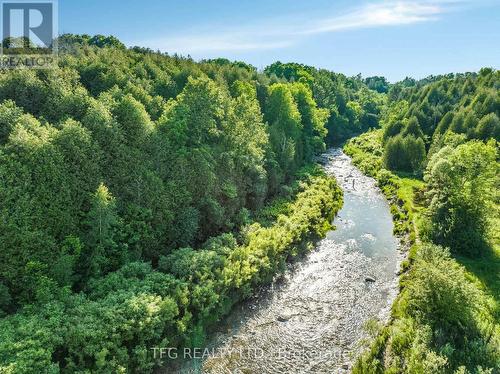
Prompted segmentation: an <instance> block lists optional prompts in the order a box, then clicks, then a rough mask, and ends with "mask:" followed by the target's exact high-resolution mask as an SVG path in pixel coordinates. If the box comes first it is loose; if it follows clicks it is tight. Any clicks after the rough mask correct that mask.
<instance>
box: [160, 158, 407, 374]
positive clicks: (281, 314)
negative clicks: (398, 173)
mask: <svg viewBox="0 0 500 374" xmlns="http://www.w3.org/2000/svg"><path fill="white" fill-rule="evenodd" d="M321 161H322V163H323V164H324V167H325V169H326V171H327V172H328V173H329V174H331V175H332V176H334V177H335V178H336V179H337V181H338V183H339V185H340V186H341V187H342V189H343V190H344V206H343V208H342V209H341V210H340V211H339V214H338V216H337V217H336V218H335V220H334V224H335V225H336V227H337V229H336V230H333V231H330V232H329V233H328V234H327V236H326V238H324V239H323V240H321V241H319V242H318V243H317V245H316V248H315V249H314V250H313V251H312V252H311V253H310V254H308V255H307V256H306V257H305V258H303V259H301V260H299V261H297V262H296V263H295V264H293V265H290V268H289V269H288V270H287V271H286V273H285V274H284V275H283V276H282V277H280V279H279V280H277V281H275V282H274V283H273V284H272V285H271V286H270V287H268V288H265V289H263V290H261V291H260V292H259V294H258V295H256V296H255V297H253V298H251V299H250V300H248V301H246V302H244V303H241V304H239V305H237V306H236V307H235V308H234V310H233V311H232V312H231V314H230V315H229V316H228V317H226V318H225V319H224V320H223V321H221V323H219V325H218V326H217V327H216V329H215V330H214V331H213V332H212V333H211V336H210V337H209V342H208V344H207V348H208V349H209V351H205V352H204V353H207V352H210V357H209V358H204V359H193V360H188V361H187V362H184V365H183V366H182V369H176V370H175V371H172V369H170V370H169V371H164V372H170V373H171V372H180V373H217V374H218V373H231V374H233V373H256V374H261V373H347V372H349V371H350V368H351V367H352V363H353V361H354V357H355V356H356V354H357V353H359V350H360V342H361V341H362V339H364V338H366V336H367V333H366V329H365V328H364V326H365V323H366V322H367V321H368V320H373V319H376V320H379V321H382V322H386V321H387V319H388V318H389V312H390V305H391V304H392V302H393V301H394V298H395V297H396V295H397V283H398V277H397V271H398V269H399V264H400V261H401V260H402V254H401V253H400V251H399V245H400V244H399V241H398V239H397V238H395V237H394V236H393V234H392V230H393V223H392V218H391V214H390V209H389V205H388V203H387V201H386V200H385V198H384V197H383V195H382V194H381V192H380V191H379V189H378V188H377V186H376V183H375V181H374V180H373V179H372V178H369V177H367V176H365V175H363V174H362V173H361V172H360V171H359V170H358V169H357V168H356V167H355V166H354V165H353V164H352V163H351V160H350V158H349V157H348V156H346V155H345V154H344V153H343V152H342V151H341V150H340V149H332V150H329V151H328V152H327V153H325V154H324V155H322V157H321ZM190 354H193V355H198V356H200V355H202V353H201V352H194V351H193V352H191V353H190Z"/></svg>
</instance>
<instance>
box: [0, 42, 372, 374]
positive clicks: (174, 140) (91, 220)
mask: <svg viewBox="0 0 500 374" xmlns="http://www.w3.org/2000/svg"><path fill="white" fill-rule="evenodd" d="M60 48H61V50H62V51H63V52H62V54H61V56H60V58H59V62H58V63H59V67H58V68H57V69H52V70H29V69H21V70H12V71H5V72H2V74H1V75H0V248H2V250H1V251H0V317H3V318H1V319H0V372H2V373H56V372H102V373H110V372H133V371H135V372H148V371H151V370H152V369H153V367H154V366H156V365H159V364H160V362H159V360H155V359H154V357H153V356H152V351H150V348H151V347H157V346H161V347H168V346H171V347H178V346H179V347H180V346H190V345H191V346H192V345H194V344H201V342H202V340H203V336H204V332H205V329H206V328H207V326H209V325H210V324H212V323H214V322H216V321H217V320H218V319H219V318H220V317H221V316H223V315H224V314H225V313H227V312H228V311H229V310H230V308H231V306H232V305H233V304H234V303H235V302H238V301H239V300H241V299H243V298H245V297H247V296H249V295H251V294H252V292H253V291H254V290H255V289H256V287H258V286H259V285H262V284H265V283H267V282H270V281H271V280H272V279H273V277H274V276H275V274H276V273H277V272H279V271H281V270H283V269H284V265H285V263H286V261H287V260H289V259H291V258H293V257H295V256H297V255H298V254H300V253H303V252H304V251H305V250H307V249H308V248H310V245H309V244H308V243H309V241H310V240H314V239H316V238H318V237H320V236H322V235H324V234H325V233H326V231H327V230H328V229H330V228H331V226H330V223H331V221H332V219H333V214H334V213H335V212H336V211H337V210H338V209H339V208H340V206H341V204H342V193H341V191H340V189H339V188H338V187H337V185H336V183H335V182H334V181H333V180H332V179H331V178H330V177H327V176H326V175H325V174H324V173H323V172H322V171H321V170H320V169H318V168H315V167H313V166H312V165H313V164H314V157H315V156H316V155H317V154H318V153H320V152H322V151H324V150H325V149H326V141H327V139H326V138H327V133H328V128H327V125H328V121H329V119H330V117H331V115H332V110H333V108H336V107H337V104H338V105H340V104H339V103H342V102H344V101H345V102H346V103H347V102H349V100H357V98H358V97H359V93H360V92H361V91H363V90H367V88H366V86H365V84H364V83H363V82H362V81H358V80H356V79H350V78H346V77H344V76H340V75H333V74H331V73H328V72H321V73H320V72H318V71H314V78H312V79H309V80H308V81H303V80H302V81H301V80H295V79H291V78H290V79H288V78H286V77H283V76H281V75H280V76H279V77H278V75H277V74H267V73H264V72H258V71H257V70H256V69H255V68H253V67H252V66H250V65H247V64H244V63H241V62H231V61H228V60H224V59H216V60H203V61H201V62H194V61H193V60H192V59H190V58H189V57H188V58H185V57H180V56H177V55H174V56H168V55H166V54H162V53H159V52H154V51H151V50H148V49H144V48H139V47H134V48H129V49H127V48H125V46H124V45H123V44H122V43H120V42H119V41H118V40H117V39H116V38H113V37H104V36H99V35H98V36H95V37H90V36H87V35H82V36H79V35H64V36H62V37H61V39H60ZM320 80H321V81H320ZM349 82H351V83H352V85H350V84H349ZM333 84H336V85H339V86H342V87H344V86H345V87H344V92H343V94H342V95H340V96H336V95H335V94H333V93H332V92H330V90H329V88H328V87H329V85H333ZM315 90H316V91H318V90H321V92H322V93H321V96H318V95H319V94H318V93H317V92H315ZM332 95H333V96H332ZM319 98H321V99H322V100H323V102H322V101H321V100H319ZM325 100H326V101H328V102H329V106H325V105H324V101H325ZM353 103H354V101H353ZM360 110H361V109H360ZM334 115H337V114H336V113H334Z"/></svg>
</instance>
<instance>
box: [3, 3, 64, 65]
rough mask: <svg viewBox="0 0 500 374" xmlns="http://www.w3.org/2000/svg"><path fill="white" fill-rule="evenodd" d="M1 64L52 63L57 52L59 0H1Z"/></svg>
mask: <svg viewBox="0 0 500 374" xmlns="http://www.w3.org/2000/svg"><path fill="white" fill-rule="evenodd" d="M0 19H1V21H2V26H1V30H2V44H1V47H0V55H1V56H0V59H1V61H0V62H1V64H0V65H1V66H0V68H17V67H21V66H22V67H29V68H43V67H53V66H54V63H55V57H56V54H57V36H58V35H57V2H56V0H44V1H37V0H31V1H23V0H2V1H1V17H0Z"/></svg>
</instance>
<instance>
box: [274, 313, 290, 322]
mask: <svg viewBox="0 0 500 374" xmlns="http://www.w3.org/2000/svg"><path fill="white" fill-rule="evenodd" d="M290 318H291V316H287V315H284V314H282V315H279V316H278V317H277V318H276V319H277V320H278V321H279V322H286V321H288V320H289V319H290Z"/></svg>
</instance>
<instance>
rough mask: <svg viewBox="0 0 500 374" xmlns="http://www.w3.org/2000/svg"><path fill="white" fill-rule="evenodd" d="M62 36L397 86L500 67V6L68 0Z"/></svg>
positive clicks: (493, 2)
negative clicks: (108, 38) (376, 78)
mask: <svg viewBox="0 0 500 374" xmlns="http://www.w3.org/2000/svg"><path fill="white" fill-rule="evenodd" d="M59 31H60V33H66V32H71V33H87V34H91V35H93V34H105V35H110V34H112V35H115V36H116V37H118V38H119V39H120V40H121V41H123V42H124V43H125V44H126V45H128V46H132V45H140V46H144V47H150V48H152V49H160V50H161V51H164V52H169V53H174V52H177V53H180V54H183V55H187V54H190V55H191V56H192V57H193V58H194V59H202V58H213V57H226V58H229V59H231V60H242V61H245V62H248V63H251V64H253V65H255V66H257V67H258V68H264V67H265V66H267V65H268V64H270V63H272V62H274V61H277V60H280V61H282V62H290V61H293V62H300V63H305V64H308V65H313V66H316V67H320V68H326V69H330V70H333V71H336V72H341V73H344V74H347V75H355V74H358V73H361V74H362V75H363V76H371V75H384V76H386V77H387V78H388V79H389V80H390V81H397V80H400V79H403V78H404V77H405V76H412V77H415V78H423V77H425V76H428V75H430V74H441V73H448V72H463V71H476V70H479V69H480V68H481V67H483V66H490V67H494V68H499V65H500V1H498V0H475V1H474V0H404V1H403V0H400V1H388V0H385V1H384V0H372V1H356V0H353V1H346V0H339V1H336V0H307V1H304V0H288V1H285V0H218V1H211V0H182V1H178V0H163V1H161V0H143V1H137V0H135V1H124V0H106V1H103V0H85V1H75V0H59Z"/></svg>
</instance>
